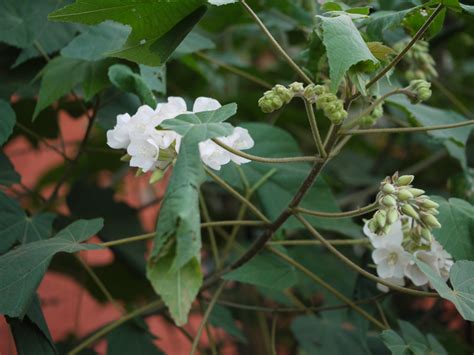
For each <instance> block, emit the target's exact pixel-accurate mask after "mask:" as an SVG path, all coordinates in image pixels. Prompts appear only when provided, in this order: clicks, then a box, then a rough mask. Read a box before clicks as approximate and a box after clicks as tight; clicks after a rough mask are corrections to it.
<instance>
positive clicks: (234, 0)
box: [208, 0, 238, 6]
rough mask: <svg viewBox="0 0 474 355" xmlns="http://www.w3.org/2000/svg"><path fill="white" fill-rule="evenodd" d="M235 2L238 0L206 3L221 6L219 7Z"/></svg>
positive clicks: (214, 0) (211, 0)
mask: <svg viewBox="0 0 474 355" xmlns="http://www.w3.org/2000/svg"><path fill="white" fill-rule="evenodd" d="M237 1H238V0H209V1H208V2H209V4H212V5H217V6H221V5H227V4H232V3H234V2H237Z"/></svg>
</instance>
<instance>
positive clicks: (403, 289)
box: [295, 214, 439, 297]
mask: <svg viewBox="0 0 474 355" xmlns="http://www.w3.org/2000/svg"><path fill="white" fill-rule="evenodd" d="M295 217H296V218H297V219H299V221H300V222H301V223H302V224H303V225H304V226H305V227H306V229H307V230H308V231H309V232H310V233H311V235H313V236H314V237H315V238H316V239H318V240H319V241H320V242H321V244H323V245H324V246H325V247H326V248H328V249H329V251H330V252H331V253H333V254H334V255H335V256H336V257H337V258H339V259H340V260H341V261H342V262H343V263H344V264H346V265H347V266H349V267H350V268H352V269H353V270H355V271H357V272H358V273H360V274H361V275H362V276H365V277H366V278H368V279H370V280H372V281H375V282H378V283H381V284H382V285H385V286H387V287H389V288H390V289H392V290H395V291H399V292H402V293H407V294H410V295H414V296H423V297H439V295H438V294H437V293H435V292H425V291H418V290H413V289H411V288H406V287H402V286H398V285H394V284H392V283H391V282H388V281H385V280H384V279H381V278H379V277H377V276H375V275H373V274H371V273H370V272H368V271H366V270H364V269H362V268H361V267H360V266H359V265H357V264H355V263H354V262H352V261H351V260H350V259H349V258H347V257H346V256H345V255H344V254H342V253H341V252H340V251H339V250H337V249H336V248H335V247H333V246H332V245H331V243H328V241H327V240H326V239H324V237H323V236H322V235H321V234H320V233H319V232H318V231H317V230H316V229H314V227H313V226H312V225H311V224H310V223H309V222H308V221H307V220H306V219H304V218H303V217H302V216H301V215H298V214H296V215H295Z"/></svg>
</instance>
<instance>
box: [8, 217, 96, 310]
mask: <svg viewBox="0 0 474 355" xmlns="http://www.w3.org/2000/svg"><path fill="white" fill-rule="evenodd" d="M102 225H103V222H102V220H101V219H95V220H90V221H86V220H80V221H77V222H74V223H72V224H70V225H69V226H68V227H66V228H64V229H63V230H61V231H60V232H59V233H58V234H56V236H54V237H53V238H50V239H45V240H40V241H37V242H32V243H28V244H24V245H22V246H20V247H18V248H15V249H13V250H12V251H10V252H8V253H7V254H4V255H2V256H0V313H1V314H6V315H8V316H10V317H18V316H20V317H23V316H24V314H25V312H26V311H27V309H28V306H29V305H30V303H31V301H32V299H33V297H34V295H35V291H36V288H37V287H38V285H39V284H40V282H41V279H42V278H43V276H44V274H45V272H46V270H47V268H48V265H49V263H50V262H51V259H52V258H53V256H54V255H55V254H57V253H59V252H66V253H75V252H77V251H79V250H88V249H100V247H99V246H98V245H94V244H81V242H83V241H85V240H86V239H88V238H89V237H91V236H93V235H94V234H96V233H97V232H98V231H99V230H100V229H101V228H102Z"/></svg>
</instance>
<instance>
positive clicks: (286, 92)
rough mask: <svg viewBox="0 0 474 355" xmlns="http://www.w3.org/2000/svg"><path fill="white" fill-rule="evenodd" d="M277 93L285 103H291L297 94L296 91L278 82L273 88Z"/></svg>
mask: <svg viewBox="0 0 474 355" xmlns="http://www.w3.org/2000/svg"><path fill="white" fill-rule="evenodd" d="M273 91H274V92H275V94H276V95H277V96H278V97H279V98H280V99H281V100H282V101H283V102H284V103H285V104H287V103H289V102H290V101H291V100H292V99H293V97H294V96H295V94H294V92H293V91H292V90H290V89H287V88H286V87H284V86H283V85H280V84H277V85H275V87H274V88H273Z"/></svg>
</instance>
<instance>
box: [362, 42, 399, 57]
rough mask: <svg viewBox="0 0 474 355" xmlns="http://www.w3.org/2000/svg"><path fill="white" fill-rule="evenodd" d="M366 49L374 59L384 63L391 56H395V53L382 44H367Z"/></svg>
mask: <svg viewBox="0 0 474 355" xmlns="http://www.w3.org/2000/svg"><path fill="white" fill-rule="evenodd" d="M367 47H369V50H370V51H371V52H372V54H373V55H374V56H375V58H377V59H379V60H382V61H386V60H387V59H388V58H390V56H391V55H392V54H395V51H394V50H393V49H392V48H390V47H387V46H386V45H384V44H382V42H367Z"/></svg>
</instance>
